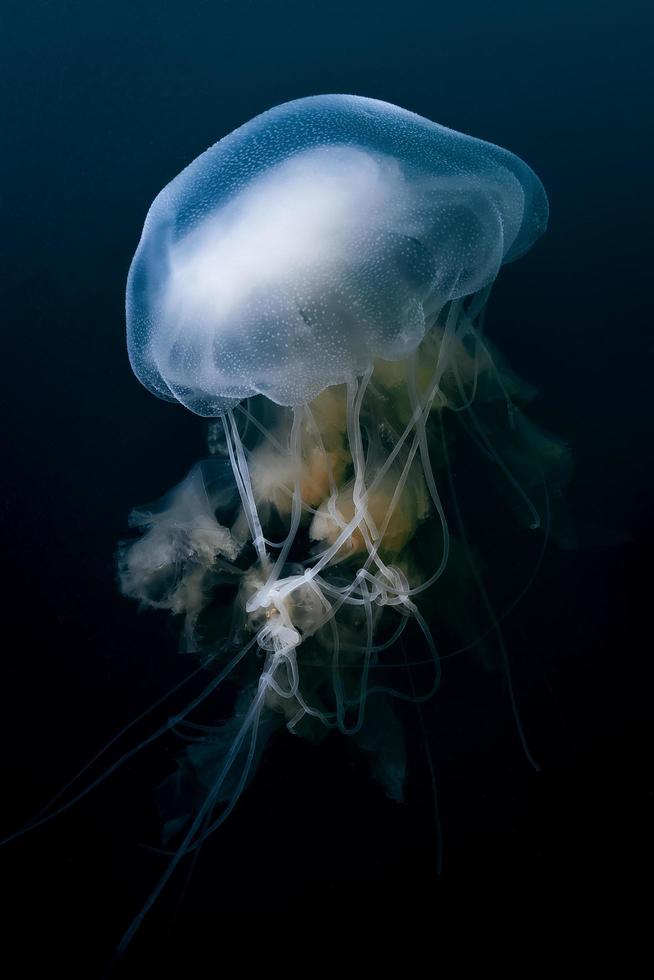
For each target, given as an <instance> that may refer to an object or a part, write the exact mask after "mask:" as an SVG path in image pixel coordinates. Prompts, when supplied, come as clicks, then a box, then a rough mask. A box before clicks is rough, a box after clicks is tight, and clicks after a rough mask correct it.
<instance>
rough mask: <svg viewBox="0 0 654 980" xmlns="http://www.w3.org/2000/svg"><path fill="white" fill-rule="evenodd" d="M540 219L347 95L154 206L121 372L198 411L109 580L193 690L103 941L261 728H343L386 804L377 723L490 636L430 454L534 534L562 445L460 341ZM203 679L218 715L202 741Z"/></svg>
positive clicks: (208, 826) (397, 765)
mask: <svg viewBox="0 0 654 980" xmlns="http://www.w3.org/2000/svg"><path fill="white" fill-rule="evenodd" d="M547 219H548V202H547V197H546V194H545V191H544V189H543V186H542V184H541V182H540V180H539V179H538V177H537V176H536V175H535V173H534V172H533V171H532V170H531V169H530V168H529V167H528V166H527V165H526V164H525V163H524V162H523V161H522V160H520V159H519V158H518V157H517V156H515V155H514V154H512V153H510V152H509V151H507V150H504V149H501V148H500V147H498V146H495V145H492V144H490V143H487V142H484V141H482V140H479V139H475V138H473V137H471V136H467V135H463V134H461V133H458V132H455V131H453V130H451V129H447V128H445V127H443V126H441V125H438V124H436V123H434V122H431V121H430V120H428V119H425V118H422V117H421V116H418V115H416V114H414V113H412V112H409V111H407V110H405V109H402V108H398V107H397V106H394V105H391V104H388V103H385V102H380V101H376V100H373V99H369V98H361V97H357V96H350V95H325V96H317V97H311V98H304V99H300V100H297V101H293V102H289V103H287V104H284V105H281V106H278V107H276V108H274V109H272V110H270V111H268V112H264V113H263V114H262V115H260V116H257V117H256V118H255V119H253V120H251V121H250V122H248V123H246V124H245V125H243V126H241V127H240V128H239V129H237V130H235V131H234V132H233V133H231V134H230V135H228V136H226V137H224V138H223V139H221V140H220V141H219V142H217V143H216V144H215V145H213V146H212V147H210V148H209V149H208V150H206V152H204V153H202V154H201V155H200V156H199V157H198V158H197V159H196V160H195V161H194V162H193V163H191V164H190V165H189V166H188V167H187V168H186V169H185V170H183V171H182V173H181V174H179V176H177V177H176V178H175V179H174V180H173V181H172V182H171V183H170V184H169V185H168V186H167V187H166V188H164V190H163V191H162V192H161V193H160V194H159V195H158V197H157V198H156V199H155V201H154V203H153V204H152V206H151V208H150V210H149V212H148V215H147V218H146V220H145V225H144V229H143V234H142V237H141V240H140V243H139V245H138V248H137V251H136V254H135V256H134V260H133V262H132V265H131V268H130V272H129V277H128V284H127V344H128V351H129V358H130V362H131V366H132V368H133V370H134V373H135V374H136V376H137V378H138V379H139V380H140V381H141V382H142V383H143V385H144V386H145V387H146V388H147V389H149V391H151V392H152V393H153V394H155V395H157V396H158V397H160V398H162V399H165V400H168V401H171V402H176V403H179V404H180V405H182V406H184V407H185V408H186V409H189V410H190V411H191V412H193V413H195V414H196V415H197V416H200V417H202V418H204V419H207V420H208V423H207V424H208V446H207V458H206V459H204V460H202V461H200V462H198V463H197V464H196V465H195V466H194V467H193V469H192V470H191V472H190V473H189V475H188V476H187V477H186V479H185V480H184V481H183V482H182V483H181V484H180V485H179V486H178V487H177V488H175V489H174V490H173V491H171V492H170V493H168V494H167V495H166V496H165V497H164V498H163V499H162V500H161V501H159V502H157V503H156V504H153V505H148V506H147V507H140V508H138V510H136V511H135V512H134V513H133V515H132V518H131V524H132V526H133V527H134V528H135V529H136V531H137V532H138V534H139V536H137V537H132V538H131V539H130V540H128V541H125V542H124V543H123V544H122V545H121V547H120V549H119V557H118V566H119V579H120V584H121V587H122V590H123V592H124V594H125V595H127V596H129V597H131V598H135V599H137V600H138V601H139V602H140V603H141V605H143V606H148V607H151V608H155V609H165V610H168V611H169V612H170V613H172V614H173V615H176V616H179V617H180V618H181V620H182V622H183V626H182V630H181V632H182V635H183V646H184V649H185V650H186V651H187V652H190V653H191V654H192V655H194V656H196V657H198V658H199V661H200V667H201V668H202V670H204V671H206V672H208V675H209V678H210V679H209V681H208V683H207V684H206V685H205V687H204V688H203V690H202V692H201V693H200V694H199V695H198V696H197V697H196V698H194V699H193V700H192V701H190V702H189V703H188V705H187V707H186V708H185V709H184V710H183V711H181V712H178V713H177V715H176V716H175V717H174V718H173V719H172V720H171V721H170V722H169V723H167V724H166V725H164V726H163V727H162V729H160V730H159V731H158V732H156V733H155V735H156V734H161V732H163V731H170V730H171V729H174V731H175V732H177V733H178V734H179V735H180V737H181V738H182V739H183V742H184V749H183V751H182V752H181V753H180V755H179V756H178V757H177V760H176V768H175V771H174V772H173V773H172V774H171V775H170V776H169V778H168V779H167V780H166V781H165V782H164V783H163V784H162V785H161V787H160V788H159V791H158V799H159V802H160V807H161V812H162V814H163V816H164V832H163V837H164V841H163V843H164V845H165V847H167V848H169V853H170V859H169V864H168V866H167V870H166V872H165V873H164V875H163V876H162V878H161V880H160V882H159V884H158V886H157V888H156V889H155V891H154V892H153V894H152V895H151V896H150V899H149V900H148V902H147V903H146V905H145V907H144V908H143V910H142V911H141V913H140V914H139V915H138V916H137V917H136V919H135V920H134V922H133V923H132V925H131V927H130V929H129V931H128V933H127V934H126V937H125V938H124V940H123V947H124V946H125V945H126V944H127V943H128V942H129V940H130V939H131V937H132V936H133V934H134V932H135V931H136V929H137V928H138V926H139V924H140V922H141V921H142V918H143V916H144V915H145V914H146V913H147V911H148V909H149V908H150V907H151V905H152V904H153V902H154V901H155V900H156V898H157V896H158V895H159V893H160V892H161V890H162V888H163V887H164V886H165V884H166V882H167V881H168V880H169V878H170V876H171V875H172V874H173V872H174V871H175V868H176V867H177V865H178V864H179V863H180V861H181V860H182V859H183V858H184V857H185V856H187V855H188V854H190V853H192V852H196V851H197V850H198V849H199V848H200V846H201V845H202V844H203V842H204V841H205V840H206V838H207V837H208V836H209V835H210V834H211V833H213V832H214V831H215V830H216V829H217V828H218V827H219V826H220V825H221V824H222V823H223V822H224V820H225V819H226V818H227V817H228V816H229V814H230V813H232V811H233V810H234V807H235V806H236V803H237V801H238V799H239V797H240V796H241V794H242V793H243V791H244V789H245V787H246V786H247V784H248V782H249V780H250V779H251V778H252V775H253V773H254V771H255V769H256V766H257V762H258V760H259V758H260V757H261V755H262V753H263V751H264V750H265V747H266V745H267V744H268V743H269V741H270V740H271V738H272V737H273V735H274V734H275V733H277V732H281V731H283V730H284V729H285V730H286V731H287V732H290V733H292V734H294V735H295V736H297V737H301V738H307V739H309V740H311V741H314V742H315V741H318V740H320V739H322V738H323V737H324V736H325V735H326V734H327V733H329V732H330V731H338V732H340V733H342V734H343V735H344V736H346V737H347V738H348V739H349V740H350V742H351V743H352V744H353V745H355V746H356V748H357V751H359V752H361V753H363V754H364V755H365V757H366V758H368V759H369V761H370V767H371V770H372V774H373V776H374V778H375V779H376V780H377V781H378V782H379V784H380V785H381V786H382V787H383V790H384V791H385V793H386V795H387V796H388V797H389V798H390V799H393V800H401V799H402V798H403V793H404V785H405V779H406V767H407V761H406V748H405V743H404V735H403V726H402V723H401V717H400V715H399V714H398V711H397V706H398V705H401V704H402V703H414V704H418V705H419V704H421V703H425V702H427V701H429V700H430V699H431V698H432V697H433V696H434V694H435V692H436V690H437V689H438V686H439V681H440V675H441V661H440V656H439V637H440V635H441V634H446V635H448V636H452V635H455V636H457V637H458V639H459V641H460V644H461V645H462V646H461V649H467V648H469V647H471V646H474V645H475V644H477V645H480V644H482V645H483V642H484V639H485V638H487V637H488V636H489V635H490V634H491V633H494V634H496V635H497V636H498V637H499V643H500V645H502V643H503V641H502V640H501V625H500V624H501V621H502V619H503V618H505V616H506V615H508V612H509V611H510V609H509V608H507V609H504V610H503V611H499V612H498V611H497V610H495V608H494V606H493V603H492V602H491V599H490V597H489V595H488V592H487V590H486V588H485V585H484V576H483V567H482V562H481V560H480V558H479V557H478V555H477V554H476V551H475V546H474V542H473V541H471V540H470V534H469V532H468V531H467V530H466V524H465V521H464V519H463V518H462V514H461V511H462V508H461V503H460V497H461V489H462V488H461V487H460V486H457V482H458V481H457V480H456V479H455V476H454V473H455V467H454V465H453V460H456V461H461V460H467V459H468V455H467V454H472V455H474V454H476V455H477V457H478V459H479V460H481V462H482V464H483V465H485V466H486V467H487V468H488V469H489V470H490V472H491V474H492V480H494V481H496V482H497V484H498V486H499V491H498V492H499V494H500V495H501V496H503V497H505V498H508V499H509V500H510V502H511V506H512V508H513V511H514V512H515V514H516V515H517V519H518V520H519V521H520V522H522V523H523V524H525V525H526V526H527V527H529V528H532V529H537V528H539V527H542V525H543V518H544V516H545V517H546V525H547V526H546V528H545V530H549V523H550V521H549V516H550V512H549V504H547V501H548V500H549V498H548V497H547V495H546V494H545V495H543V494H542V493H541V491H542V488H543V487H549V488H550V490H551V489H552V488H553V489H554V490H555V491H557V490H558V489H559V488H560V486H561V485H562V484H563V481H564V478H565V474H566V472H567V468H568V463H569V459H568V451H567V448H566V446H565V445H564V444H563V443H562V442H561V441H560V440H558V439H557V438H555V437H553V436H550V435H549V434H548V433H545V432H544V431H542V430H541V429H540V428H538V427H537V426H536V425H535V424H534V423H533V422H531V421H529V419H528V417H527V415H526V413H525V411H524V407H525V406H526V404H527V403H528V401H529V400H530V398H532V397H533V394H534V391H533V389H532V388H531V386H530V385H528V384H526V383H525V382H524V381H522V380H521V379H520V378H519V377H518V376H517V375H516V374H515V373H513V372H512V370H511V369H510V368H509V366H508V364H507V363H506V362H505V361H504V360H503V358H502V357H501V355H500V354H499V352H498V351H496V350H495V349H494V347H493V345H492V343H491V341H490V340H488V339H487V338H486V336H485V333H484V314H485V310H486V306H487V301H488V297H489V293H490V290H491V287H492V285H493V283H494V281H495V279H496V277H497V275H498V272H499V270H500V268H501V267H502V265H504V264H505V263H507V262H510V261H513V260H514V259H516V258H518V257H519V256H521V255H523V254H524V253H525V252H526V251H527V250H529V249H530V248H531V246H532V245H533V244H534V242H535V241H536V240H537V239H538V238H539V236H540V235H541V234H542V233H543V232H544V231H545V228H546V225H547ZM461 468H462V469H463V470H464V471H465V472H470V473H472V474H473V476H471V478H470V479H471V480H472V481H473V483H474V481H475V477H474V473H475V470H474V467H469V466H468V464H467V463H466V464H465V465H463V464H462V466H461ZM473 489H474V488H473ZM469 493H470V491H469V490H468V494H469ZM543 500H544V501H545V502H546V504H545V505H544V504H543V503H542V501H543ZM528 585H529V581H528V582H527V583H526V585H525V589H526V588H527V587H528ZM523 591H524V590H523ZM521 594H522V593H521ZM519 598H520V596H518V597H517V598H516V600H515V601H517V599H519ZM480 611H481V617H482V619H481V625H480V622H479V621H478V618H479V615H480ZM502 649H503V648H502ZM399 651H402V652H401V653H400V652H399ZM224 683H231V685H232V690H233V691H234V692H235V693H234V696H233V699H232V710H231V714H229V715H228V716H227V717H221V718H219V719H217V720H216V723H215V724H206V723H205V722H203V723H200V722H199V721H197V720H196V719H195V718H194V715H195V711H196V709H197V708H198V706H199V705H203V706H204V707H205V708H206V706H207V703H208V702H209V701H210V700H211V697H212V695H213V694H214V692H215V691H216V689H217V688H218V687H219V686H220V685H223V684H224ZM511 697H512V699H513V694H512V693H511ZM513 707H514V716H515V718H516V724H517V729H518V734H519V736H520V739H521V740H522V742H523V747H524V748H525V752H526V753H527V755H528V757H530V756H529V749H528V746H527V744H526V739H525V738H524V733H523V731H522V727H521V724H520V720H519V717H518V714H517V709H516V707H515V703H514V704H513ZM153 737H154V736H153ZM151 740H152V738H150V739H148V740H147V742H148V743H149V742H150V741H151Z"/></svg>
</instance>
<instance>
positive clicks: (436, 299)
mask: <svg viewBox="0 0 654 980" xmlns="http://www.w3.org/2000/svg"><path fill="white" fill-rule="evenodd" d="M547 214H548V205H547V198H546V195H545V192H544V190H543V187H542V185H541V183H540V181H539V180H538V178H537V177H536V175H535V174H534V173H533V171H532V170H530V169H529V167H528V166H527V165H526V164H524V163H523V162H522V161H521V160H519V159H518V158H517V157H516V156H514V155H513V154H511V153H509V152H508V151H506V150H503V149H501V148H499V147H497V146H493V145H491V144H489V143H485V142H483V141H481V140H477V139H474V138H472V137H470V136H464V135H462V134H460V133H456V132H454V131H453V130H450V129H446V128H445V127H443V126H439V125H437V124H436V123H433V122H430V121H429V120H427V119H424V118H422V117H420V116H417V115H415V114H414V113H411V112H408V111H406V110H404V109H400V108H398V107H396V106H392V105H389V104H388V103H383V102H378V101H375V100H373V99H365V98H360V97H355V96H339V95H328V96H317V97H313V98H306V99H300V100H298V101H295V102H290V103H287V104H285V105H282V106H279V107H277V108H275V109H272V110H270V111H269V112H265V113H263V114H262V115H260V116H257V117H256V118H255V119H253V120H252V121H250V122H248V123H246V124H245V125H244V126H241V127H240V128H239V129H237V130H236V131H235V132H233V133H232V134H230V135H229V136H226V137H225V138H223V139H222V140H220V141H219V142H218V143H216V144H215V145H214V146H212V147H211V148H210V149H208V150H207V151H206V152H205V153H203V154H201V155H200V156H199V157H198V158H197V159H196V160H195V161H194V162H193V163H192V164H191V165H190V166H188V167H187V168H186V169H185V170H184V171H182V173H181V174H180V175H179V176H178V177H176V178H175V180H173V181H172V182H171V183H170V184H169V185H168V186H167V187H166V188H165V189H164V190H163V191H162V192H161V194H159V196H158V197H157V198H156V200H155V201H154V203H153V205H152V207H151V208H150V211H149V213H148V216H147V219H146V222H145V227H144V230H143V236H142V238H141V242H140V244H139V247H138V249H137V252H136V255H135V257H134V261H133V263H132V267H131V270H130V274H129V281H128V289H127V323H128V347H129V354H130V360H131V363H132V367H133V369H134V371H135V373H136V375H137V377H138V378H139V379H140V380H141V381H142V382H143V384H144V385H145V386H146V387H147V388H149V389H150V390H151V391H153V392H154V393H155V394H157V395H159V396H160V397H163V398H167V399H172V400H177V401H180V402H181V403H182V404H184V405H186V406H187V407H188V408H190V409H192V410H193V411H194V412H197V413H198V414H199V415H205V416H216V415H219V414H221V413H222V412H223V411H224V410H225V409H226V408H229V407H233V406H234V405H235V404H237V403H238V402H239V401H240V400H242V399H244V398H247V397H250V396H252V395H256V394H263V395H266V396H267V397H268V398H270V399H272V400H273V401H275V402H276V403H278V404H280V405H299V404H303V403H307V402H310V401H311V400H312V399H314V398H315V397H316V396H317V395H318V394H319V393H320V392H321V391H322V390H323V389H324V388H326V387H328V386H329V385H334V384H339V383H343V382H346V381H347V380H348V379H350V378H352V377H353V376H356V375H360V374H362V373H363V372H364V371H365V370H366V369H367V368H369V367H370V366H371V364H372V362H373V360H374V359H375V358H384V359H387V360H398V359H403V358H406V357H407V356H409V355H410V354H411V353H412V352H413V351H415V350H416V349H417V347H418V346H419V344H420V343H421V341H422V339H423V337H424V335H425V332H426V330H427V329H428V326H429V323H430V321H431V320H433V317H434V316H435V315H436V314H437V313H438V312H439V311H440V310H441V309H442V307H443V306H444V304H445V303H447V302H449V301H453V300H457V299H462V298H464V297H468V296H470V295H472V294H473V293H476V292H478V291H479V290H481V289H483V288H484V287H485V286H488V285H489V284H490V283H492V281H493V280H494V278H495V276H496V275H497V272H498V270H499V268H500V266H501V264H502V263H503V262H506V261H509V260H510V259H512V258H515V257H516V256H518V255H520V254H522V253H523V252H525V251H526V250H527V249H528V248H529V247H530V246H531V245H532V244H533V242H534V241H535V240H536V239H537V238H538V237H539V235H540V234H541V233H542V232H543V231H544V230H545V226H546V223H547Z"/></svg>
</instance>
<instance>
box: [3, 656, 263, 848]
mask: <svg viewBox="0 0 654 980" xmlns="http://www.w3.org/2000/svg"><path fill="white" fill-rule="evenodd" d="M255 642H256V637H253V639H252V640H250V642H249V643H247V644H246V645H245V646H244V647H242V648H241V650H239V652H238V653H237V654H236V656H234V657H232V659H231V660H230V661H229V663H228V664H227V665H226V666H225V667H224V668H223V670H221V671H220V673H219V674H218V675H217V676H216V677H214V678H213V680H212V681H211V682H210V683H209V684H207V686H206V687H205V688H204V690H202V691H201V692H200V693H199V694H198V695H197V696H196V697H195V698H193V699H192V700H191V701H190V702H189V704H188V705H187V706H186V707H185V708H183V709H182V711H180V712H178V713H177V714H176V715H174V716H173V717H172V718H169V719H168V721H166V722H165V723H164V724H163V725H160V726H159V728H157V729H155V731H154V732H152V734H150V735H148V736H147V737H146V738H144V739H143V740H142V741H141V742H139V743H138V744H137V745H134V746H132V748H131V749H128V750H127V751H126V752H125V753H123V755H122V756H121V757H120V758H119V759H117V760H116V761H115V762H114V763H112V765H110V766H109V768H108V769H105V770H104V771H103V772H102V773H100V775H99V776H97V777H96V778H95V779H94V780H92V781H91V782H90V783H89V784H88V785H87V786H85V787H84V788H83V789H81V790H80V791H79V792H78V793H76V794H75V796H73V797H72V799H70V800H68V801H67V802H66V803H63V804H62V805H61V806H59V807H57V808H56V809H55V810H53V811H52V812H50V813H45V814H44V815H43V816H42V817H40V818H39V819H33V820H31V821H30V822H29V823H27V824H26V825H25V826H24V827H21V828H19V829H18V830H16V831H14V833H13V834H10V835H9V836H8V837H5V838H4V839H3V840H2V841H0V846H2V845H3V844H8V843H10V841H13V840H17V839H18V838H19V837H22V836H23V835H24V834H26V833H28V832H29V831H32V830H36V828H37V827H42V826H43V825H44V824H46V823H49V822H50V820H54V818H55V817H58V816H60V815H61V814H62V813H65V812H66V811H67V810H70V809H71V807H73V806H75V804H77V803H79V802H80V800H83V799H84V797H86V796H88V795H89V793H91V792H92V791H93V790H94V789H96V788H97V787H98V786H100V785H101V784H102V783H104V781H105V780H106V779H108V778H109V776H111V775H112V774H113V773H114V772H116V771H117V770H118V769H120V768H121V766H123V765H124V764H125V763H126V762H127V761H128V760H129V759H132V758H134V756H135V755H137V754H138V753H139V752H142V751H143V749H145V748H147V747H148V745H152V743H153V742H155V741H156V740H157V739H158V738H161V736H162V735H165V734H166V733H167V732H169V731H171V730H172V729H173V728H175V727H176V726H177V725H178V724H179V722H180V721H182V720H183V719H184V718H186V716H187V715H189V714H190V713H191V712H192V711H194V710H195V708H197V707H198V706H199V705H200V704H201V703H202V702H203V701H205V700H206V698H208V697H209V695H210V694H213V692H214V691H215V690H216V689H217V688H218V687H219V685H220V684H222V682H223V681H224V680H225V678H226V677H228V676H229V674H231V672H232V671H233V670H234V668H235V667H236V666H237V664H239V663H240V662H241V660H242V659H243V658H244V657H245V655H246V653H247V652H248V651H249V650H251V649H252V647H253V646H254V644H255ZM161 700H165V698H163V699H161ZM147 713H148V712H145V713H144V715H143V716H139V717H144V716H145V714H147ZM137 720H139V719H136V720H135V721H134V724H135V723H136V721H137ZM128 727H131V726H128ZM124 730H125V729H124ZM124 730H123V731H124ZM121 734H122V733H119V735H118V736H116V737H115V738H114V739H113V740H111V741H110V742H109V743H107V746H106V747H105V748H104V749H102V750H101V751H100V752H99V753H98V754H97V755H96V756H95V758H94V759H93V760H91V762H89V763H87V764H86V766H85V767H84V769H82V770H80V773H78V774H77V775H76V776H75V777H74V778H73V780H71V781H70V782H69V785H71V786H72V785H73V783H74V782H76V780H77V779H78V778H79V776H80V775H81V774H82V773H83V772H84V771H86V769H88V767H89V766H90V765H92V764H93V761H95V759H97V758H100V756H102V755H103V754H104V752H105V750H106V748H109V747H110V746H111V745H113V744H114V743H115V741H116V740H117V738H119V737H120V735H121ZM62 792H65V789H64V790H63V791H62ZM49 805H50V804H48V806H49ZM41 812H43V811H41Z"/></svg>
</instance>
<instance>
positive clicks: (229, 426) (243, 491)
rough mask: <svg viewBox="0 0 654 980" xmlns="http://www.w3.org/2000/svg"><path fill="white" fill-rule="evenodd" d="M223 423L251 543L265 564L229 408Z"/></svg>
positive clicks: (260, 533)
mask: <svg viewBox="0 0 654 980" xmlns="http://www.w3.org/2000/svg"><path fill="white" fill-rule="evenodd" d="M223 425H224V429H225V437H226V441H227V450H228V452H229V460H230V463H231V464H232V470H233V472H234V479H235V480H236V485H237V487H238V491H239V495H240V497H241V503H242V505H243V511H244V513H245V517H246V519H247V522H248V526H249V528H250V534H251V536H252V544H253V546H254V548H255V550H256V552H257V555H258V556H259V560H260V561H261V564H262V565H266V564H267V562H268V555H267V553H266V547H265V544H264V537H263V531H262V528H261V521H260V520H259V514H258V511H257V504H256V501H255V499H254V494H253V492H252V484H251V482H250V474H249V470H248V465H247V460H246V458H245V453H244V452H243V446H242V444H241V438H240V436H239V434H238V427H237V425H236V420H235V418H234V413H233V411H232V410H231V409H230V410H229V411H227V412H226V414H225V416H224V417H223Z"/></svg>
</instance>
